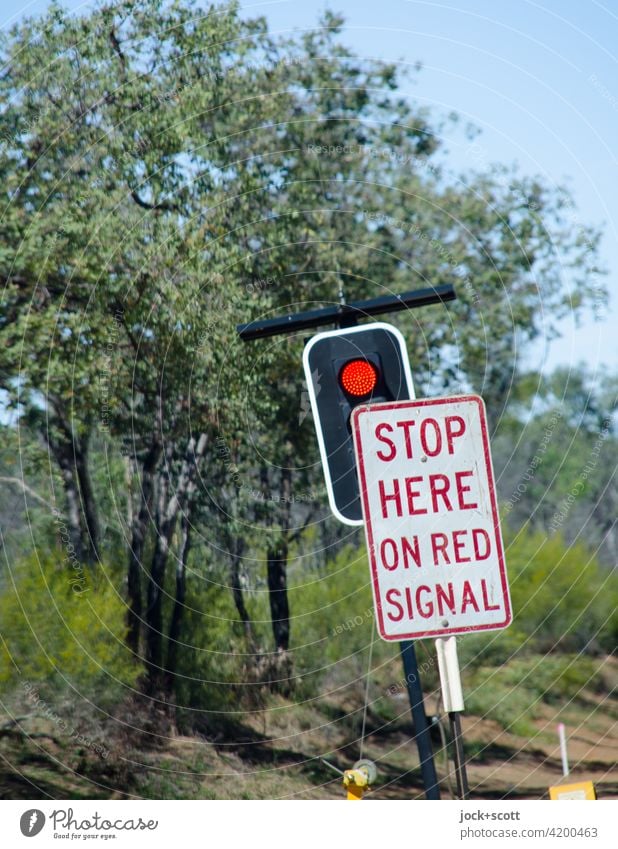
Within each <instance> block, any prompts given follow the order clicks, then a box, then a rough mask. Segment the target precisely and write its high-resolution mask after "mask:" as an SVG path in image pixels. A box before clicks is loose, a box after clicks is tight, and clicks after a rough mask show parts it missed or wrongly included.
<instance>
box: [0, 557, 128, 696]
mask: <svg viewBox="0 0 618 849" xmlns="http://www.w3.org/2000/svg"><path fill="white" fill-rule="evenodd" d="M125 636H126V608H125V604H124V601H123V599H122V598H121V597H120V596H119V595H118V593H117V591H116V589H115V588H114V587H113V585H112V584H111V582H110V581H108V580H107V576H106V573H105V571H104V569H103V568H102V567H96V568H93V570H92V571H90V570H77V571H76V570H75V569H73V568H72V567H71V566H67V564H66V558H65V554H64V552H62V553H61V552H58V551H52V552H50V553H48V554H45V555H41V554H37V553H33V554H32V555H30V556H28V557H27V558H24V559H23V560H21V561H20V562H18V563H17V564H16V565H14V566H12V567H11V569H10V572H9V574H8V576H7V580H6V581H5V583H4V589H3V592H2V594H1V595H0V684H1V685H2V686H3V688H4V689H5V690H7V689H10V688H20V689H23V690H24V691H26V692H28V691H29V688H30V690H31V689H32V688H33V686H36V689H37V692H38V691H51V690H53V689H58V688H62V689H73V690H74V691H76V692H77V693H81V694H83V696H84V697H85V698H86V699H88V700H91V701H94V702H96V704H98V705H101V704H110V703H111V701H112V700H114V699H116V698H118V696H119V694H120V693H122V691H123V689H124V688H126V687H130V686H132V685H133V684H134V683H135V681H136V679H137V677H138V675H139V673H140V671H141V669H140V667H139V666H138V665H137V664H136V663H135V661H134V658H133V656H132V654H131V652H130V651H129V650H128V649H127V648H126V644H125Z"/></svg>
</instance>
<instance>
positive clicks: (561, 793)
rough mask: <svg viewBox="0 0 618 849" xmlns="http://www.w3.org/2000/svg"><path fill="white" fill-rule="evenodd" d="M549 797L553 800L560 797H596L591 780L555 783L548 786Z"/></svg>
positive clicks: (560, 798)
mask: <svg viewBox="0 0 618 849" xmlns="http://www.w3.org/2000/svg"><path fill="white" fill-rule="evenodd" d="M549 798H550V799H552V800H553V801H560V800H562V799H591V800H594V799H596V798H597V791H596V790H595V788H594V784H593V783H592V781H580V782H579V783H578V784H557V785H556V786H555V787H550V788H549Z"/></svg>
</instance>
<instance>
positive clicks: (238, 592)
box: [230, 538, 255, 651]
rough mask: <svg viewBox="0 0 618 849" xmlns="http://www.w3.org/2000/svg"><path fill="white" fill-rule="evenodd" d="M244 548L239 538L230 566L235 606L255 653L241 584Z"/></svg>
mask: <svg viewBox="0 0 618 849" xmlns="http://www.w3.org/2000/svg"><path fill="white" fill-rule="evenodd" d="M243 548H244V542H243V540H242V539H240V538H239V539H238V540H237V541H236V544H235V546H234V551H232V553H231V558H232V562H231V565H230V583H231V585H232V597H233V598H234V604H235V605H236V610H237V611H238V615H239V616H240V621H241V622H242V624H243V629H244V632H245V637H246V639H247V643H248V644H249V646H250V647H251V650H252V651H254V650H255V641H254V639H253V625H252V623H251V617H250V616H249V611H248V610H247V607H246V605H245V599H244V596H243V592H242V586H241V583H240V560H241V556H242V551H243Z"/></svg>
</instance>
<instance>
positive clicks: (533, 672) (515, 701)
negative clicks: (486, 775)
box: [465, 654, 599, 736]
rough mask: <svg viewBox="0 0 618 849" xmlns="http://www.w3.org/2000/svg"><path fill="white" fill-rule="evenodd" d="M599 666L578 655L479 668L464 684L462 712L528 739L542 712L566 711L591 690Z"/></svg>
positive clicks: (538, 658)
mask: <svg viewBox="0 0 618 849" xmlns="http://www.w3.org/2000/svg"><path fill="white" fill-rule="evenodd" d="M598 671H599V663H598V662H595V661H594V660H592V659H591V658H586V657H582V656H580V655H549V654H548V655H532V656H531V657H522V658H518V659H515V660H511V661H510V663H509V664H508V665H506V666H502V667H497V668H496V667H493V668H491V667H486V666H482V667H479V668H478V669H476V670H474V671H473V672H472V674H469V675H467V676H466V678H465V687H466V696H465V699H466V710H467V711H469V712H470V713H473V714H475V715H476V716H483V717H486V718H489V719H493V720H495V721H496V722H498V723H500V725H502V727H503V728H504V729H505V730H507V731H511V732H512V733H513V734H521V735H522V736H532V735H533V734H534V733H535V731H536V729H535V726H534V724H533V722H534V720H535V719H537V718H539V717H540V716H542V706H543V705H552V706H565V705H568V704H569V703H570V702H571V701H573V700H577V699H578V697H579V694H580V692H581V690H582V689H583V688H584V687H590V685H591V682H592V683H593V682H594V681H595V678H596V676H597V673H598Z"/></svg>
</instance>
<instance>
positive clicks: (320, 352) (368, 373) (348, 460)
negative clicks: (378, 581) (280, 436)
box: [303, 323, 414, 525]
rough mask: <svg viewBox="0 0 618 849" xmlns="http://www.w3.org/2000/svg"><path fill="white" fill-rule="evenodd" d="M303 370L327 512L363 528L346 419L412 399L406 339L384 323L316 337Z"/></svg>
mask: <svg viewBox="0 0 618 849" xmlns="http://www.w3.org/2000/svg"><path fill="white" fill-rule="evenodd" d="M303 365H304V369H305V378H306V381H307V388H308V391H309V398H310V401H311V410H312V412H313V419H314V422H315V427H316V432H317V437H318V443H319V446H320V455H321V459H322V466H323V468H324V477H325V480H326V488H327V491H328V498H329V501H330V506H331V509H332V511H333V513H334V515H335V516H336V517H337V518H338V519H339V520H340V521H341V522H344V523H345V524H346V525H362V524H363V519H362V510H361V502H360V496H359V490H358V476H357V472H356V460H355V456H354V445H353V441H352V431H351V425H350V416H351V414H352V410H353V409H354V408H355V407H357V406H358V405H359V404H372V403H378V402H383V401H401V400H411V399H413V398H414V387H413V384H412V375H411V374H410V365H409V362H408V354H407V351H406V345H405V340H404V338H403V336H402V335H401V333H400V332H399V331H398V330H397V328H395V327H393V326H392V325H390V324H384V323H375V324H369V325H365V326H363V327H353V328H344V329H342V330H333V331H330V332H328V333H319V334H318V335H317V336H314V337H313V338H312V339H310V340H309V342H308V343H307V345H306V347H305V351H304V354H303Z"/></svg>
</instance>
